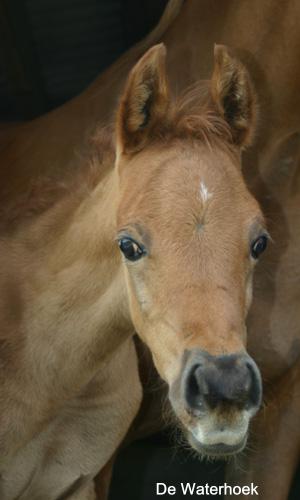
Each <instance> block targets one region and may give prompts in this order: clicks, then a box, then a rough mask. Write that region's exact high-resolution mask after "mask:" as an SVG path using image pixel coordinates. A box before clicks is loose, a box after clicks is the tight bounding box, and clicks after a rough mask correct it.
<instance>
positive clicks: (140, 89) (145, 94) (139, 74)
mask: <svg viewBox="0 0 300 500" xmlns="http://www.w3.org/2000/svg"><path fill="white" fill-rule="evenodd" d="M165 58H166V48H165V46H164V45H163V44H159V45H155V46H154V47H152V48H151V49H150V50H148V51H147V52H146V54H145V55H144V56H143V57H142V58H141V59H140V60H139V61H138V63H137V64H136V65H135V66H134V68H133V69H132V70H131V72H130V74H129V77H128V80H127V83H126V86H125V90H124V92H123V95H122V97H121V101H120V105H119V110H118V114H117V125H116V140H117V157H118V156H120V155H122V154H132V153H135V152H137V151H139V150H141V149H142V148H143V146H144V145H145V143H146V141H147V138H148V137H149V135H150V133H151V132H152V131H153V129H154V127H155V126H156V125H158V124H159V123H160V122H161V120H162V119H163V117H164V116H165V113H166V111H167V108H168V105H169V87H168V83H167V77H166V69H165Z"/></svg>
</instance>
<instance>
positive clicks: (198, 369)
mask: <svg viewBox="0 0 300 500" xmlns="http://www.w3.org/2000/svg"><path fill="white" fill-rule="evenodd" d="M183 358H184V359H183V366H182V370H181V374H180V377H179V379H177V381H175V383H174V384H173V386H171V388H170V401H171V403H172V406H173V408H174V410H175V413H176V414H177V416H178V417H179V419H180V420H181V422H182V423H183V424H184V427H185V429H186V430H187V437H188V441H189V443H190V444H191V446H192V447H193V448H194V449H196V450H197V451H199V453H201V454H203V455H210V456H227V455H231V454H235V453H238V452H239V451H241V450H242V449H243V448H244V446H245V444H246V441H247V433H248V426H249V421H250V419H251V417H253V415H255V413H256V412H257V411H258V409H259V408H260V405H261V401H262V382H261V376H260V372H259V370H258V367H257V365H256V364H255V362H254V361H253V359H252V358H251V357H250V356H249V355H248V354H247V353H246V352H242V353H234V354H226V355H221V356H213V355H211V354H209V353H207V352H205V351H201V350H199V349H193V350H191V351H187V352H185V354H184V357H183Z"/></svg>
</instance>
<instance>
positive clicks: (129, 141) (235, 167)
mask: <svg viewBox="0 0 300 500" xmlns="http://www.w3.org/2000/svg"><path fill="white" fill-rule="evenodd" d="M165 53H166V51H165V48H164V46H163V45H158V46H155V47H153V48H152V49H151V50H149V51H148V52H147V53H146V55H145V56H144V57H143V58H142V59H141V60H140V61H139V62H138V64H137V65H136V66H135V67H134V69H133V70H132V72H131V73H130V75H129V78H128V82H127V85H126V88H125V91H124V94H123V96H122V99H121V103H120V108H119V112H118V117H117V134H116V135H117V160H116V161H117V169H118V175H119V199H118V212H117V238H118V242H119V246H120V251H121V253H122V254H123V262H124V271H125V275H126V286H127V289H128V297H129V304H130V311H131V316H132V321H133V323H134V326H135V328H136V331H137V332H138V334H139V335H140V337H141V338H142V339H143V340H144V341H145V342H146V344H147V345H148V346H149V348H150V350H151V352H152V355H153V360H154V363H155V365H156V367H157V370H158V372H159V373H160V375H161V377H162V378H163V379H164V380H165V381H166V382H167V383H168V386H169V397H170V401H171V404H172V406H173V409H174V411H175V413H176V415H177V417H178V419H179V420H180V421H181V424H182V425H183V427H184V429H185V431H186V434H187V436H188V439H189V442H190V443H191V445H192V446H193V447H194V448H195V449H197V450H198V451H199V452H201V453H203V454H207V455H227V454H231V453H235V452H237V451H239V450H240V449H242V448H243V446H244V444H245V441H246V436H247V430H248V424H249V419H250V418H251V416H253V415H254V414H255V413H256V411H257V410H258V408H259V406H260V403H261V378H260V374H259V371H258V369H257V366H256V364H255V363H254V361H253V360H252V359H251V358H250V356H249V355H248V354H247V352H246V350H245V342H246V325H245V320H246V315H247V311H248V309H249V306H250V303H251V295H252V289H251V288H252V287H251V283H252V274H253V269H254V267H255V263H256V262H257V259H258V257H259V255H260V253H261V252H262V251H263V250H264V248H265V246H266V242H267V235H266V229H265V225H264V218H263V216H262V214H261V211H260V209H259V206H258V204H257V202H256V201H255V199H254V198H253V197H252V196H251V194H250V193H249V191H248V190H247V188H246V186H245V183H244V180H243V177H242V173H241V159H240V155H241V149H242V148H243V147H244V146H245V145H247V144H249V142H250V139H251V136H252V132H253V127H254V114H255V103H254V101H255V99H254V95H253V90H252V86H251V83H250V81H249V77H248V74H247V71H246V69H245V68H244V67H243V66H242V65H241V63H240V62H238V61H237V60H235V59H234V58H233V57H232V56H231V55H230V54H229V53H228V51H227V50H226V48H225V47H222V46H217V47H216V49H215V67H214V71H213V76H212V79H211V82H210V85H209V88H208V91H207V96H206V98H205V100H203V99H202V101H203V102H202V103H201V106H200V109H197V106H196V105H194V106H193V105H192V102H195V99H189V98H188V97H187V98H186V99H185V100H184V99H183V100H181V101H177V103H176V102H172V100H171V99H170V96H169V89H168V84H167V80H166V74H165V67H164V60H165ZM194 97H195V92H194ZM199 99H200V97H199Z"/></svg>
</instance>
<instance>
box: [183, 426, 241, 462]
mask: <svg viewBox="0 0 300 500" xmlns="http://www.w3.org/2000/svg"><path fill="white" fill-rule="evenodd" d="M188 441H189V443H190V445H191V446H192V448H194V450H196V451H197V452H198V453H199V454H200V455H202V456H205V457H208V458H222V457H223V458H226V457H229V456H231V455H236V454H237V453H240V452H241V451H242V450H243V449H244V447H245V445H246V442H247V434H245V436H244V437H243V438H242V439H241V440H240V441H239V442H238V443H235V444H226V443H222V442H219V443H214V444H209V445H208V444H203V443H201V442H200V441H198V440H197V439H196V438H195V436H194V435H193V433H192V432H189V433H188Z"/></svg>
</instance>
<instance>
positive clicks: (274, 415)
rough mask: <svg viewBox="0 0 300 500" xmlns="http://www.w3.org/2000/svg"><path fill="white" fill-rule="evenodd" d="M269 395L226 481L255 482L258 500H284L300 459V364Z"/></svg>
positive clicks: (277, 383)
mask: <svg viewBox="0 0 300 500" xmlns="http://www.w3.org/2000/svg"><path fill="white" fill-rule="evenodd" d="M272 393H273V394H272V398H270V401H269V403H268V404H267V406H266V408H264V409H263V410H262V411H261V412H260V414H259V415H258V416H257V418H256V419H255V420H254V422H253V427H252V430H251V439H250V442H249V450H248V451H247V452H245V454H242V455H241V456H240V457H239V458H238V459H237V460H236V462H232V463H231V465H229V466H228V474H227V480H228V482H229V483H230V484H231V485H232V486H233V485H240V486H242V485H250V483H254V486H256V485H257V486H258V493H259V497H258V498H260V499H261V500H286V499H287V498H288V494H289V489H290V486H291V482H292V479H293V475H294V472H295V469H296V467H297V463H298V459H299V447H300V426H299V422H300V365H299V364H298V366H294V367H293V368H292V369H291V370H290V371H289V372H288V373H287V374H286V375H285V376H284V377H283V378H282V379H281V380H280V381H279V382H276V383H275V384H274V386H273V388H272ZM248 496H249V495H248ZM226 498H231V497H230V495H229V496H227V497H226ZM234 498H237V497H236V496H235V497H234ZM239 498H244V496H243V495H241V496H240V497H239ZM245 498H246V496H245Z"/></svg>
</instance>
